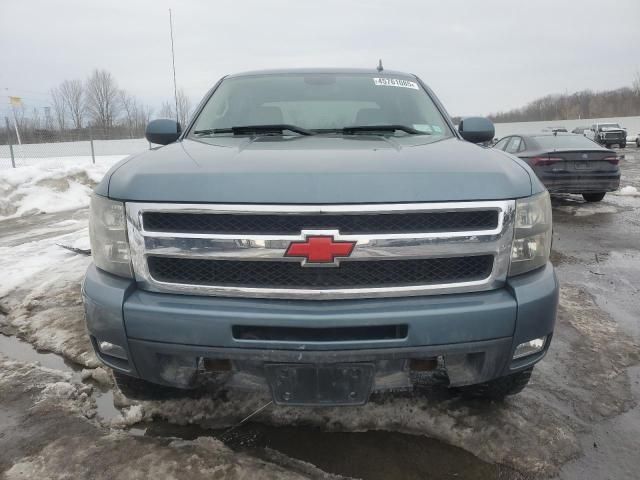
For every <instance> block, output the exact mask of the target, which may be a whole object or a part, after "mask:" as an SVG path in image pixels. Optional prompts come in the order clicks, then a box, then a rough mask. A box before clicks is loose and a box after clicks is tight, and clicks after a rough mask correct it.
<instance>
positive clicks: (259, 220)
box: [143, 210, 498, 235]
mask: <svg viewBox="0 0 640 480" xmlns="http://www.w3.org/2000/svg"><path fill="white" fill-rule="evenodd" d="M143 225H144V229H145V230H147V231H149V232H173V233H222V234H233V233H243V234H276V235H277V234H282V235H297V234H299V233H300V231H301V230H309V229H314V230H318V229H330V230H339V231H340V233H341V234H344V235H353V234H371V233H407V232H413V233H415V232H460V231H464V230H493V229H494V228H496V226H497V225H498V212H497V211H496V210H470V211H459V212H413V213H378V214H375V213H367V214H351V215H336V214H321V215H278V214H264V215H255V214H244V215H233V214H211V213H210V214H196V213H175V212H147V213H145V214H144V215H143Z"/></svg>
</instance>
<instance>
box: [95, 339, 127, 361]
mask: <svg viewBox="0 0 640 480" xmlns="http://www.w3.org/2000/svg"><path fill="white" fill-rule="evenodd" d="M97 343H98V350H100V353H102V354H103V355H108V356H110V357H115V358H119V359H121V360H129V357H128V356H127V351H126V350H125V349H124V347H121V346H120V345H116V344H115V343H111V342H105V341H99V340H98V342H97Z"/></svg>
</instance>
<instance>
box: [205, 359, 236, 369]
mask: <svg viewBox="0 0 640 480" xmlns="http://www.w3.org/2000/svg"><path fill="white" fill-rule="evenodd" d="M201 367H202V368H201V370H203V371H205V372H230V371H231V360H227V359H224V358H206V357H205V358H203V359H202V362H201Z"/></svg>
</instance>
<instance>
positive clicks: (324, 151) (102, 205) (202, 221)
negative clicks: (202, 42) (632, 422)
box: [83, 69, 558, 406]
mask: <svg viewBox="0 0 640 480" xmlns="http://www.w3.org/2000/svg"><path fill="white" fill-rule="evenodd" d="M493 136H494V129H493V126H492V125H491V123H490V122H489V121H488V120H486V119H483V118H478V117H473V118H466V119H463V120H462V121H461V122H460V125H459V127H458V128H457V129H456V128H455V127H454V125H453V124H452V122H451V120H450V117H449V115H448V113H447V112H446V110H445V109H444V107H443V106H442V104H441V103H440V102H439V100H438V99H437V97H436V96H435V94H434V93H433V92H432V91H431V90H430V89H429V88H428V87H427V86H426V85H425V84H424V83H423V82H422V81H421V80H420V79H419V78H418V77H416V76H415V75H411V74H406V73H402V72H395V71H387V70H384V71H379V70H367V69H331V70H326V69H304V70H300V69H294V70H273V71H258V72H248V73H243V74H236V75H229V76H226V77H224V78H223V79H221V80H220V81H219V82H218V83H217V84H216V85H215V86H214V87H213V88H212V89H211V91H210V92H209V93H208V94H207V95H206V96H205V98H204V99H203V101H202V103H201V104H200V106H199V107H198V109H197V111H196V113H195V114H194V118H193V120H192V121H191V122H190V124H189V125H186V126H184V127H183V126H181V125H178V124H177V123H176V122H174V121H172V120H168V119H164V120H156V121H154V122H151V123H150V124H149V126H148V128H147V138H148V139H149V140H150V141H152V142H156V143H160V144H164V145H165V146H163V147H161V148H157V149H152V150H150V151H147V152H144V153H141V154H139V155H136V156H133V157H130V158H128V159H125V160H124V161H122V162H121V163H119V164H117V165H115V166H114V167H113V168H112V169H111V170H110V171H109V172H108V173H107V174H106V176H105V178H104V179H103V180H102V182H100V183H99V184H98V186H97V187H96V189H95V192H94V195H93V197H92V202H91V220H90V232H91V241H92V252H93V259H94V262H93V264H92V265H91V266H90V267H89V270H88V271H87V274H86V277H85V280H84V283H83V299H84V305H85V312H86V322H87V329H88V332H89V335H90V338H91V341H92V344H93V346H94V348H95V351H96V354H97V356H98V357H99V358H100V360H101V361H102V362H104V364H106V365H107V366H109V367H110V368H111V369H113V371H114V374H115V377H116V380H117V381H118V384H119V385H120V387H121V389H122V390H123V392H124V393H125V394H130V395H135V392H140V391H144V390H145V389H153V388H155V386H157V385H162V386H164V387H170V388H180V389H193V388H198V387H200V386H202V385H204V384H206V383H207V382H210V381H211V379H212V378H215V379H216V382H220V383H221V384H224V385H226V386H227V387H229V388H231V387H232V386H234V385H238V386H243V387H250V388H256V389H264V390H265V391H269V392H270V394H271V395H272V397H273V400H274V402H275V403H276V404H282V405H302V406H319V405H320V406H324V405H361V404H363V403H366V402H367V401H368V399H369V397H370V395H371V394H372V393H373V392H376V391H381V390H388V389H406V388H412V387H413V385H414V384H415V382H416V378H418V377H420V376H423V375H433V376H434V378H436V377H437V378H438V379H439V381H441V382H443V383H444V384H445V385H446V386H448V387H452V388H454V387H455V388H457V389H458V390H459V391H461V392H463V393H465V394H469V395H472V396H483V397H489V398H503V397H504V396H505V395H509V394H514V393H517V392H519V391H520V390H522V388H524V386H525V385H526V383H527V381H528V379H529V377H530V375H531V371H532V369H533V366H534V365H535V364H536V363H537V362H538V361H540V360H541V359H542V358H543V357H544V355H545V354H546V352H547V350H548V348H549V345H550V342H551V338H552V335H553V329H554V323H555V316H556V309H557V303H558V281H557V278H556V275H555V272H554V269H553V266H552V265H551V264H550V263H549V253H550V248H551V228H552V218H551V205H550V200H549V194H548V192H547V191H546V189H545V188H544V186H543V185H542V183H541V182H540V181H539V180H538V179H537V177H536V175H535V174H534V173H533V172H532V171H531V169H530V168H529V167H528V166H527V165H526V163H524V162H523V161H521V160H519V159H518V158H516V157H514V156H512V155H510V154H508V153H506V152H501V151H497V150H494V149H489V148H484V147H482V146H480V145H478V144H479V143H482V142H486V141H488V140H490V139H492V138H493Z"/></svg>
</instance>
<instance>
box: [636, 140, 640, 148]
mask: <svg viewBox="0 0 640 480" xmlns="http://www.w3.org/2000/svg"><path fill="white" fill-rule="evenodd" d="M636 147H638V148H640V138H637V139H636Z"/></svg>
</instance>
